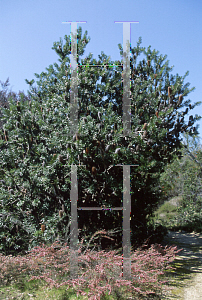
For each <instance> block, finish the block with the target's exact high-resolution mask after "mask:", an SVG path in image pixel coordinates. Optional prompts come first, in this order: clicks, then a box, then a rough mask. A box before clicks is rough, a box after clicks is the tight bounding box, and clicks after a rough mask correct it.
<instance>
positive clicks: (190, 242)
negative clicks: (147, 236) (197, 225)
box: [163, 231, 202, 300]
mask: <svg viewBox="0 0 202 300" xmlns="http://www.w3.org/2000/svg"><path fill="white" fill-rule="evenodd" d="M164 243H165V244H168V245H172V244H174V245H177V248H178V249H182V248H183V250H182V251H181V252H179V254H178V256H177V257H176V260H175V262H176V263H177V265H176V267H177V270H176V272H175V273H176V274H175V279H176V281H177V282H178V283H180V287H179V288H175V289H174V291H173V295H172V296H170V297H169V298H168V299H177V300H180V299H182V300H199V299H200V300H202V234H198V233H186V232H183V231H182V232H172V231H169V233H168V235H167V236H166V237H165V239H164ZM164 243H163V244H164Z"/></svg>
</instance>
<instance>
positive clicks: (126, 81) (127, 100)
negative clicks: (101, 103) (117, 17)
mask: <svg viewBox="0 0 202 300" xmlns="http://www.w3.org/2000/svg"><path fill="white" fill-rule="evenodd" d="M114 23H123V74H122V76H123V135H124V136H131V135H132V133H131V96H130V94H131V92H130V45H131V43H130V31H131V28H130V24H131V23H139V22H138V21H134V22H130V21H129V22H118V21H115V22H114Z"/></svg>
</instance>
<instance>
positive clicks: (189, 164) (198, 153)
mask: <svg viewBox="0 0 202 300" xmlns="http://www.w3.org/2000/svg"><path fill="white" fill-rule="evenodd" d="M183 136H184V141H183V150H182V153H183V158H182V159H181V160H179V159H178V158H176V160H175V161H173V162H172V164H170V166H168V167H167V170H166V171H165V172H164V173H163V174H162V175H161V178H160V182H161V186H162V188H163V190H164V192H165V194H166V196H165V198H164V200H167V199H169V198H171V197H173V196H181V197H182V200H181V202H180V206H179V207H178V215H179V216H178V218H177V219H176V220H171V221H170V223H171V224H172V225H173V226H175V227H176V226H177V227H178V228H183V229H186V230H190V231H192V230H194V231H198V232H201V230H202V227H201V219H202V215H201V213H202V197H201V196H202V184H201V175H202V173H201V170H202V169H201V167H202V162H201V158H202V150H201V145H200V144H199V136H193V137H192V138H190V137H189V135H188V134H187V133H186V134H185V133H184V134H183ZM177 227H176V228H177Z"/></svg>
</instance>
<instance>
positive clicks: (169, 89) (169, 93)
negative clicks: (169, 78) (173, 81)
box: [168, 86, 172, 97]
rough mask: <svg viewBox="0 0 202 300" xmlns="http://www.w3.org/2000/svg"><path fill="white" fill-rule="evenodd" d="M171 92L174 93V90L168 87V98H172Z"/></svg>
mask: <svg viewBox="0 0 202 300" xmlns="http://www.w3.org/2000/svg"><path fill="white" fill-rule="evenodd" d="M171 92H172V90H171V87H170V86H169V87H168V96H169V97H170V95H171Z"/></svg>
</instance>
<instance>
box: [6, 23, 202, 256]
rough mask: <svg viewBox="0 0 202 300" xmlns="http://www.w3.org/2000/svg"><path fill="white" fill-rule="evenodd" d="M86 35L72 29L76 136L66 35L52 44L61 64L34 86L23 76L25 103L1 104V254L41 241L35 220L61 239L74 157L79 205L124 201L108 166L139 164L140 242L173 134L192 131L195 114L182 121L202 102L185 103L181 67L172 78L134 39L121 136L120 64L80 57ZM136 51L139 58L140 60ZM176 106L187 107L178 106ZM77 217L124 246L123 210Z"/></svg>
mask: <svg viewBox="0 0 202 300" xmlns="http://www.w3.org/2000/svg"><path fill="white" fill-rule="evenodd" d="M89 40H90V39H89V38H88V37H87V32H85V34H84V36H83V37H82V30H81V28H79V29H78V82H79V83H78V93H79V94H78V97H79V103H78V109H79V128H78V132H77V134H75V136H74V137H71V136H69V135H68V134H69V132H70V126H69V125H70V108H69V103H70V94H69V91H70V59H69V54H70V49H71V48H70V47H71V44H70V37H67V36H65V41H66V43H65V44H64V45H63V41H62V40H60V42H57V43H54V45H53V49H54V50H55V51H56V53H57V54H58V55H59V57H60V58H59V62H60V65H58V64H57V63H55V64H54V67H55V68H54V67H53V65H50V66H49V67H48V68H47V72H42V73H41V74H40V75H38V74H35V76H36V77H37V78H38V79H39V80H38V81H37V85H38V87H34V86H33V84H34V80H31V81H28V80H27V83H28V84H29V85H30V92H29V96H30V98H31V99H32V101H30V102H28V101H24V102H23V101H22V102H21V103H17V105H16V103H15V102H14V101H12V99H10V100H9V101H10V102H9V103H10V108H9V109H3V119H4V120H6V121H7V122H6V124H4V126H3V127H4V130H5V131H6V132H7V133H8V134H6V136H7V138H3V139H2V140H1V142H0V147H1V152H2V156H1V158H0V160H1V161H0V162H1V166H2V169H1V170H2V172H3V180H4V182H3V184H2V185H1V187H0V188H1V194H0V197H1V203H2V205H1V216H2V223H1V224H2V225H1V226H2V234H1V245H2V249H3V250H5V251H7V253H8V252H10V251H11V250H13V251H16V249H18V250H21V249H22V245H24V247H28V245H29V246H34V245H35V244H36V243H38V241H39V235H40V226H41V225H42V224H43V225H45V231H44V233H43V237H42V238H43V239H45V241H46V242H53V241H54V240H55V239H56V238H60V239H61V240H63V241H65V242H66V238H67V236H68V232H69V231H68V230H69V228H68V225H69V217H70V180H71V178H70V171H71V164H77V165H79V164H81V165H82V164H83V165H85V166H86V168H85V167H84V166H81V167H78V186H79V195H78V196H79V197H78V198H79V199H78V207H80V206H98V207H100V206H101V205H103V204H104V205H106V206H107V207H114V206H122V187H123V171H122V169H121V167H115V166H114V167H111V165H117V164H124V165H126V164H130V165H132V164H138V165H139V166H138V167H131V242H132V244H133V245H134V246H137V245H139V244H140V243H142V242H143V241H144V240H145V239H146V238H147V237H149V236H151V235H152V232H153V231H152V230H153V229H154V228H153V227H152V224H151V217H152V214H153V211H154V209H155V208H156V206H157V204H158V202H159V200H160V199H161V197H162V192H161V191H160V188H159V178H160V174H161V173H162V172H163V171H164V170H165V168H166V166H167V164H168V163H170V162H172V160H173V159H174V158H175V157H176V155H177V157H181V155H182V154H181V148H182V145H181V142H180V138H179V134H180V132H189V134H190V135H193V134H194V131H195V132H197V128H195V127H194V128H193V124H194V123H195V121H196V120H198V119H200V117H199V116H197V115H196V116H195V118H193V116H192V118H191V119H190V121H189V124H187V125H186V124H185V122H184V115H186V114H187V113H188V111H189V109H190V110H191V109H193V108H194V107H195V106H196V105H199V104H200V103H201V102H197V103H195V104H194V105H190V100H186V101H184V97H185V96H187V95H188V94H189V92H191V91H192V90H193V89H194V88H192V89H189V88H188V86H189V84H185V85H184V79H185V77H186V76H187V75H188V73H186V74H185V76H184V77H181V76H179V75H178V74H177V75H176V76H173V75H170V74H169V73H170V71H171V70H172V68H170V67H169V66H168V61H166V62H165V59H166V56H164V57H163V56H162V55H160V56H158V52H157V51H155V50H153V51H151V47H148V49H147V50H145V48H142V47H140V44H141V38H140V39H139V41H138V43H137V46H136V47H134V48H131V53H132V55H133V56H132V58H131V72H132V74H131V86H132V87H131V98H132V101H131V102H132V103H131V104H132V105H131V115H132V117H131V119H132V120H131V121H132V132H133V133H134V134H135V136H134V137H129V136H127V137H124V136H123V134H122V131H123V126H122V67H119V66H118V65H120V61H115V62H113V61H111V60H110V57H108V56H106V55H105V54H104V53H103V52H101V55H99V59H98V60H96V59H93V57H92V54H89V55H88V56H87V57H86V58H85V59H81V56H82V55H83V53H84V49H85V47H86V45H87V43H88V42H89ZM119 48H120V54H121V55H122V54H123V53H122V47H121V45H119ZM141 54H143V55H144V56H145V58H144V59H142V60H140V61H138V57H139V56H140V55H141ZM90 64H91V65H92V64H96V65H98V64H101V65H102V67H97V68H95V67H92V66H88V65H90ZM113 64H116V65H117V66H114V65H113ZM110 65H111V66H110ZM87 66H88V67H87ZM100 79H101V82H100ZM183 107H186V110H185V111H184V112H178V109H179V108H180V109H181V108H183ZM188 107H189V109H188ZM139 131H141V132H142V135H141V134H139ZM61 211H62V212H63V213H61ZM78 215H79V219H78V222H79V224H78V227H79V228H80V229H82V230H81V232H80V234H82V235H83V234H87V235H89V234H92V233H94V232H95V231H96V230H97V229H101V228H105V229H113V228H117V229H119V230H120V235H117V239H116V243H117V244H119V247H121V246H122V244H121V241H122V215H121V214H118V213H117V212H109V211H101V212H99V211H79V212H78ZM61 216H62V217H61ZM16 225H18V226H17V229H16ZM5 237H6V238H5ZM103 247H104V244H103Z"/></svg>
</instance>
